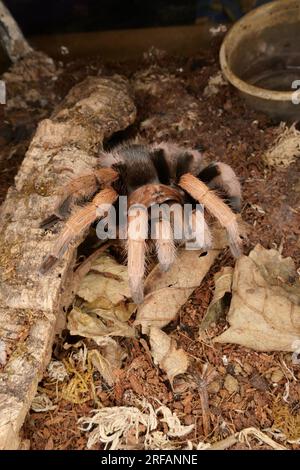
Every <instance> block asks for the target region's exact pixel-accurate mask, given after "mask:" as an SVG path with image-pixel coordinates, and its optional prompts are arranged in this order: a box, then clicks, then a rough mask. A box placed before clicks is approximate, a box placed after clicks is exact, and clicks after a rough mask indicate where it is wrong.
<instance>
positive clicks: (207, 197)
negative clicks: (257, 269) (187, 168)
mask: <svg viewBox="0 0 300 470" xmlns="http://www.w3.org/2000/svg"><path fill="white" fill-rule="evenodd" d="M179 186H180V187H181V188H182V189H184V190H185V191H186V192H187V193H188V194H190V195H191V196H192V197H193V198H194V199H195V200H196V201H198V202H200V203H201V204H203V205H204V207H206V208H207V209H208V210H209V211H210V212H211V213H212V214H213V215H214V216H215V217H216V219H218V221H219V222H220V223H221V225H222V226H223V227H224V228H225V229H226V231H227V234H228V240H229V246H230V249H231V252H232V254H233V256H235V257H236V258H237V257H238V256H240V254H241V247H242V237H241V234H240V229H239V226H238V222H237V216H236V214H235V213H234V212H233V211H232V210H231V208H230V207H229V206H228V205H227V204H225V202H224V201H222V199H221V198H220V197H218V196H217V195H216V194H215V193H214V192H213V191H211V190H210V189H209V187H208V186H206V184H205V183H203V181H200V180H199V179H198V178H197V177H196V176H194V175H192V174H190V173H187V174H185V175H183V176H182V177H181V178H180V181H179Z"/></svg>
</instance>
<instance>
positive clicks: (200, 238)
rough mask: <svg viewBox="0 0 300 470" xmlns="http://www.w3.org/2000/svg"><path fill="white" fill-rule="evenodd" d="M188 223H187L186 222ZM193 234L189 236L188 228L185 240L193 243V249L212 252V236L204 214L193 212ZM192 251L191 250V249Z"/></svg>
mask: <svg viewBox="0 0 300 470" xmlns="http://www.w3.org/2000/svg"><path fill="white" fill-rule="evenodd" d="M185 223H186V221H185ZM190 223H191V228H192V234H191V236H189V235H188V229H189V227H186V232H187V233H186V234H185V240H186V242H189V243H192V244H193V245H194V246H193V249H197V250H198V249H202V250H210V249H211V247H212V235H211V232H210V229H209V227H208V225H207V223H206V221H205V219H204V215H203V214H202V213H200V214H198V213H197V212H195V211H194V212H193V213H192V215H191V221H188V224H190ZM190 249H191V248H190Z"/></svg>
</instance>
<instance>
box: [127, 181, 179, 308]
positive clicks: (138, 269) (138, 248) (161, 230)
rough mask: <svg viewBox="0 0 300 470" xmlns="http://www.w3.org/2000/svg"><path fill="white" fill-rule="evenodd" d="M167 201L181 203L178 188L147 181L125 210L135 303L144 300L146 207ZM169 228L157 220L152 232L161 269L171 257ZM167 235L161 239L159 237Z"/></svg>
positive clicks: (166, 224)
mask: <svg viewBox="0 0 300 470" xmlns="http://www.w3.org/2000/svg"><path fill="white" fill-rule="evenodd" d="M166 201H172V202H177V203H181V202H182V197H181V195H180V193H179V191H178V190H176V189H174V188H171V187H169V186H166V185H163V184H148V185H144V186H142V187H140V188H138V189H136V190H135V191H134V192H133V193H132V194H131V196H130V198H129V210H128V245H127V249H128V276H129V284H130V288H131V294H132V298H133V300H134V302H135V303H142V302H143V299H144V288H143V279H144V273H145V250H146V239H147V238H148V208H149V207H150V206H153V205H154V204H162V203H164V202H166ZM171 231H172V227H171V225H170V224H169V223H168V222H167V221H166V222H161V220H160V221H158V222H157V224H156V225H155V232H156V233H157V235H158V239H157V243H156V249H157V252H158V259H159V262H160V265H161V267H162V269H167V268H169V266H170V264H171V263H172V261H173V260H174V256H175V253H174V245H173V235H172V233H171ZM163 236H166V239H165V240H163V239H162V237H163Z"/></svg>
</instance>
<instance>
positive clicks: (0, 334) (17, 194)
mask: <svg viewBox="0 0 300 470" xmlns="http://www.w3.org/2000/svg"><path fill="white" fill-rule="evenodd" d="M135 115H136V110H135V106H134V103H133V100H132V98H131V95H130V90H129V87H128V83H127V81H126V80H125V79H123V78H121V77H119V76H114V77H111V78H109V79H105V78H96V77H89V78H87V79H86V80H84V82H82V83H80V84H78V85H76V86H75V87H74V88H73V89H72V90H71V91H70V93H69V94H68V95H67V97H66V98H65V99H64V100H63V102H62V103H61V104H60V106H59V107H58V108H57V109H56V110H55V112H54V113H53V115H52V116H51V118H50V119H45V120H43V121H42V122H41V123H40V124H39V126H38V129H37V131H36V134H35V136H34V138H33V140H32V142H31V145H30V147H29V149H28V151H27V153H26V156H25V159H24V161H23V163H22V166H21V168H20V170H19V173H18V175H17V177H16V182H15V187H13V188H10V190H9V192H8V195H7V198H6V201H5V202H4V204H3V206H2V208H1V212H0V216H1V225H0V305H1V311H0V346H1V347H0V349H1V348H2V349H1V350H2V356H1V358H2V366H1V360H0V449H16V448H18V445H19V436H18V434H19V430H20V427H21V426H22V423H23V421H24V419H25V416H26V413H27V412H28V409H29V407H30V404H31V401H32V399H33V397H34V395H35V392H36V389H37V384H38V382H39V380H40V379H41V377H42V373H43V370H44V368H45V366H46V365H47V362H48V361H49V358H50V354H51V345H52V342H53V337H54V333H55V329H56V325H57V322H58V321H59V319H60V318H62V314H63V312H64V310H65V309H66V308H67V306H68V305H69V304H70V302H71V300H72V296H73V292H72V279H73V269H72V268H73V263H74V260H75V257H76V246H78V244H79V243H80V242H81V240H77V241H76V243H74V244H73V245H72V246H71V247H70V248H69V249H68V251H67V253H66V255H65V257H64V259H63V260H61V262H60V263H59V265H58V266H57V267H56V268H55V269H54V270H53V271H52V272H51V273H49V274H48V275H47V276H41V275H39V274H38V269H39V267H40V265H41V263H42V261H43V259H44V257H45V255H46V254H47V253H48V252H49V251H50V249H51V246H52V243H55V237H56V236H57V235H55V234H53V233H49V232H44V231H43V230H42V229H40V228H39V225H40V223H41V221H42V220H43V219H44V218H45V217H46V216H48V215H49V214H51V212H52V210H53V208H54V206H55V204H56V202H57V197H58V196H57V195H56V190H57V188H58V187H60V186H61V185H62V184H64V183H65V182H66V181H67V180H69V179H70V178H73V177H76V176H77V175H79V174H80V173H82V172H87V171H89V170H90V169H91V168H92V167H94V166H95V165H96V163H97V155H98V154H99V149H101V148H102V144H103V141H104V140H105V139H108V138H109V137H110V136H111V135H112V134H113V133H114V132H117V131H120V130H123V129H125V128H126V127H127V126H129V125H130V124H132V123H133V122H134V119H135ZM98 163H99V160H98Z"/></svg>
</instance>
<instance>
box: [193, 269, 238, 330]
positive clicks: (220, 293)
mask: <svg viewBox="0 0 300 470" xmlns="http://www.w3.org/2000/svg"><path fill="white" fill-rule="evenodd" d="M232 276H233V268H231V267H229V266H227V267H224V268H222V269H221V270H220V271H219V272H217V273H216V274H215V276H214V281H215V292H214V296H213V299H212V301H211V303H210V304H209V306H208V309H207V312H206V314H205V316H204V318H203V320H202V322H201V325H200V332H201V331H202V330H205V329H206V328H208V327H209V325H210V324H211V323H213V322H217V321H218V320H219V319H220V318H221V317H222V316H224V313H225V310H226V301H225V299H226V294H230V293H231V284H232Z"/></svg>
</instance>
